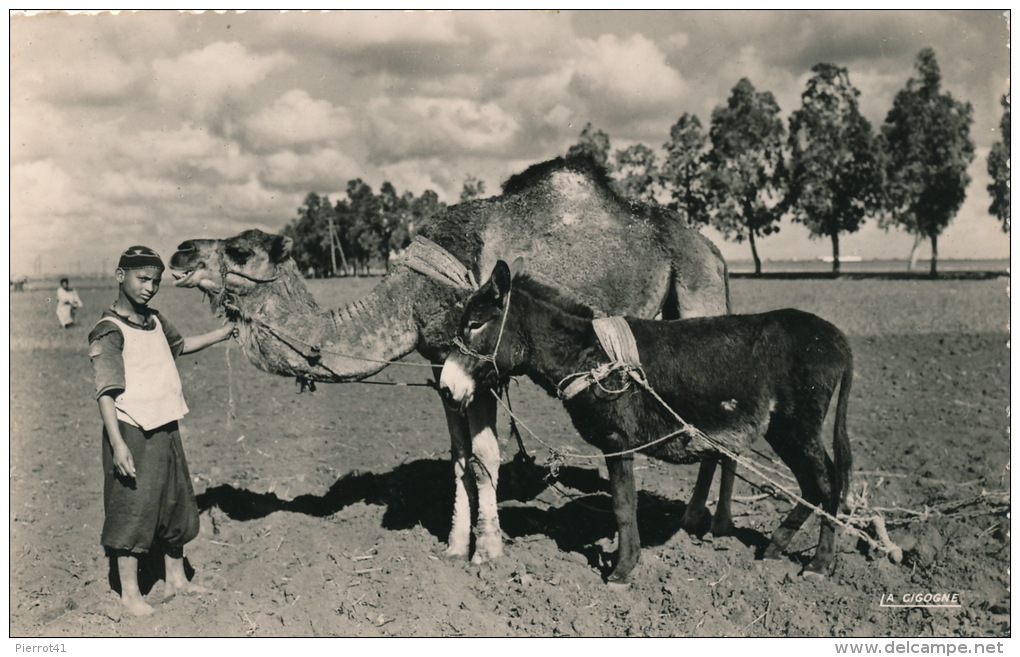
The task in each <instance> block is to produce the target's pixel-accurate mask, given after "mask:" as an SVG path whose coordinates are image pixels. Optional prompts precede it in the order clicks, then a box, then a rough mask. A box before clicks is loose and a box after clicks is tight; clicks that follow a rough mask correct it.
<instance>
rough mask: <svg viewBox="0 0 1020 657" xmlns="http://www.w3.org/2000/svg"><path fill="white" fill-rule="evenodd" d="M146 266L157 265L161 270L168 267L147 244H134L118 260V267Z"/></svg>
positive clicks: (139, 267) (140, 267)
mask: <svg viewBox="0 0 1020 657" xmlns="http://www.w3.org/2000/svg"><path fill="white" fill-rule="evenodd" d="M145 267H156V268H157V269H159V270H160V271H163V270H164V269H166V267H165V266H164V265H163V260H162V259H161V258H160V257H159V254H158V253H156V252H155V251H153V250H152V249H150V248H149V247H147V246H132V247H131V248H129V249H128V250H127V251H125V252H124V253H122V254H120V260H119V261H118V262H117V268H118V269H143V268H145Z"/></svg>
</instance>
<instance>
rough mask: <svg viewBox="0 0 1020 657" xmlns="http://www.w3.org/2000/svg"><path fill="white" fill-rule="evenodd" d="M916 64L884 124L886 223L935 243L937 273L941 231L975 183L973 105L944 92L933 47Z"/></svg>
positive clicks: (933, 262) (933, 260)
mask: <svg viewBox="0 0 1020 657" xmlns="http://www.w3.org/2000/svg"><path fill="white" fill-rule="evenodd" d="M914 68H915V75H914V76H913V77H911V78H910V79H909V80H908V81H907V84H906V86H905V87H904V88H903V89H901V90H900V91H899V92H898V93H897V94H896V97H895V99H894V100H893V106H892V109H891V110H889V113H888V115H886V118H885V123H884V124H883V125H882V135H883V138H884V142H885V149H886V157H885V159H886V163H887V164H886V180H887V183H886V194H885V201H884V206H885V207H884V217H883V225H884V226H885V227H890V226H898V227H901V228H903V229H904V230H906V231H907V232H908V233H911V234H912V235H914V236H915V238H916V239H917V240H924V239H927V240H929V241H930V242H931V276H932V277H933V278H934V277H936V276H938V238H939V235H941V234H942V232H943V231H944V230H945V228H946V226H948V225H949V223H950V222H951V221H952V220H953V217H955V216H956V213H957V212H958V211H959V209H960V206H961V205H963V201H964V198H965V197H966V191H967V185H969V184H970V175H969V174H968V173H967V167H968V166H969V165H970V163H971V161H972V160H973V159H974V142H973V140H972V139H971V137H970V127H971V124H972V123H973V122H974V119H973V113H974V110H973V108H972V107H971V104H970V103H966V102H960V101H957V100H956V99H955V98H953V96H952V94H950V93H948V92H945V93H943V92H942V89H941V86H942V73H941V71H940V70H939V65H938V62H937V61H936V59H935V51H934V50H932V49H931V48H925V49H924V50H922V51H921V52H920V53H918V55H917V60H916V61H915V64H914Z"/></svg>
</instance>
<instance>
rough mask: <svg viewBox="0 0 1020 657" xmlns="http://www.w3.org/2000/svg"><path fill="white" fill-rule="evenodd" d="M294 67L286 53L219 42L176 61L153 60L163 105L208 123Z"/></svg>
mask: <svg viewBox="0 0 1020 657" xmlns="http://www.w3.org/2000/svg"><path fill="white" fill-rule="evenodd" d="M293 64H294V58H293V57H291V56H290V55H287V54H285V53H281V52H274V53H270V54H265V55H263V54H259V53H255V52H252V51H250V50H249V49H248V48H246V47H245V46H244V45H242V44H240V43H237V42H230V43H226V42H222V41H217V42H215V43H211V44H209V45H208V46H205V47H204V48H201V49H198V50H191V51H188V52H185V53H182V54H181V55H180V56H178V57H176V58H175V59H166V58H160V59H156V60H155V61H153V63H152V69H153V72H154V74H155V80H154V81H153V84H154V86H155V90H156V95H157V97H158V98H159V100H160V102H162V103H166V104H169V105H171V106H179V107H183V109H184V110H185V113H186V115H187V116H188V117H189V118H192V119H197V120H208V119H210V118H212V116H213V115H214V114H215V113H217V112H219V111H220V110H221V109H222V108H223V106H224V105H225V104H226V103H228V102H229V101H231V100H237V99H240V98H242V97H244V96H245V95H246V94H249V93H251V90H252V87H253V86H255V85H256V84H258V83H259V82H262V81H263V80H264V79H265V78H266V76H268V75H269V74H271V73H273V72H275V71H277V70H280V69H283V68H287V67H289V66H292V65H293Z"/></svg>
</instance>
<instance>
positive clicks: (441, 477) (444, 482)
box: [196, 458, 598, 540]
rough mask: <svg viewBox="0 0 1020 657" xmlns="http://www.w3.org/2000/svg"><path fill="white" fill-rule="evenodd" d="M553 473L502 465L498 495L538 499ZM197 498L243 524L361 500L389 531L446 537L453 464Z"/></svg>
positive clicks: (330, 510) (420, 464)
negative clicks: (286, 492)
mask: <svg viewBox="0 0 1020 657" xmlns="http://www.w3.org/2000/svg"><path fill="white" fill-rule="evenodd" d="M547 474H548V469H546V468H543V467H541V466H536V465H534V462H533V461H530V460H525V459H523V458H515V459H514V460H512V461H510V462H508V463H504V464H502V465H501V466H500V482H499V488H498V490H497V498H498V499H499V500H508V499H514V500H518V501H522V502H526V501H528V500H531V499H534V497H535V496H536V495H538V494H540V493H541V492H542V491H543V490H545V489H546V488H547V486H548V484H547V483H546V482H545V479H544V477H545V475H547ZM593 474H594V475H595V476H594V480H593V481H591V482H590V485H598V484H597V482H598V473H597V472H594V471H593ZM582 479H583V477H582V478H581V479H578V481H579V482H580V481H581V480H582ZM575 485H580V484H579V483H578V484H575ZM196 499H197V502H198V508H199V511H207V510H208V509H211V508H213V507H216V508H218V509H220V510H221V511H222V512H223V513H224V514H226V515H227V517H229V518H230V519H232V520H239V521H243V522H246V521H250V520H257V519H259V518H264V517H266V516H268V515H270V514H271V513H275V512H277V511H286V512H290V513H303V514H305V515H309V516H314V517H318V518H325V517H328V516H331V515H333V514H335V513H337V512H339V511H340V510H342V509H344V508H346V507H348V506H350V505H352V504H356V503H359V502H360V503H364V504H372V505H377V506H384V507H386V511H385V513H384V514H383V520H382V524H383V527H385V528H386V529H410V528H412V527H416V526H418V525H421V526H422V527H424V528H425V529H426V530H427V531H428V532H429V533H431V534H432V535H434V536H436V537H437V538H438V539H440V540H446V538H447V537H448V536H449V534H450V520H451V518H450V512H451V509H452V506H451V504H452V502H451V500H452V499H453V466H452V465H451V463H450V462H449V461H445V460H439V459H421V460H418V461H411V462H407V463H401V464H400V465H398V466H397V467H396V468H394V469H393V470H391V471H389V472H384V473H374V472H351V473H349V474H346V475H344V476H343V477H340V478H339V479H337V480H336V482H334V483H333V485H332V486H330V487H329V490H327V491H326V492H325V493H324V494H322V495H299V496H297V497H295V498H294V499H292V500H285V499H281V498H280V497H279V496H277V495H276V493H256V492H253V491H250V490H245V489H241V488H236V487H234V486H230V485H227V484H223V485H220V486H215V487H212V488H209V489H207V490H206V491H205V492H203V493H201V494H199V495H198V496H197V498H196Z"/></svg>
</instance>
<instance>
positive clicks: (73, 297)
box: [57, 278, 85, 328]
mask: <svg viewBox="0 0 1020 657" xmlns="http://www.w3.org/2000/svg"><path fill="white" fill-rule="evenodd" d="M84 305H85V304H83V303H82V302H81V297H79V296H78V292H77V290H75V289H74V288H73V287H71V281H69V280H67V279H66V278H61V279H60V287H58V288H57V319H58V320H60V325H61V326H63V327H64V328H70V327H72V326H74V316H75V314H76V313H77V312H78V309H79V308H81V307H82V306H84Z"/></svg>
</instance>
